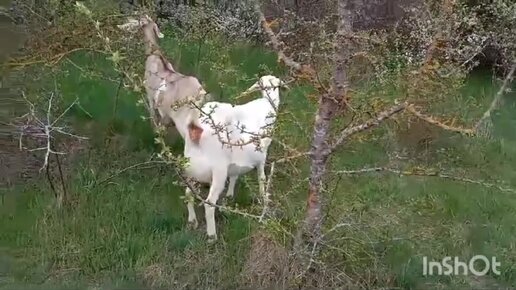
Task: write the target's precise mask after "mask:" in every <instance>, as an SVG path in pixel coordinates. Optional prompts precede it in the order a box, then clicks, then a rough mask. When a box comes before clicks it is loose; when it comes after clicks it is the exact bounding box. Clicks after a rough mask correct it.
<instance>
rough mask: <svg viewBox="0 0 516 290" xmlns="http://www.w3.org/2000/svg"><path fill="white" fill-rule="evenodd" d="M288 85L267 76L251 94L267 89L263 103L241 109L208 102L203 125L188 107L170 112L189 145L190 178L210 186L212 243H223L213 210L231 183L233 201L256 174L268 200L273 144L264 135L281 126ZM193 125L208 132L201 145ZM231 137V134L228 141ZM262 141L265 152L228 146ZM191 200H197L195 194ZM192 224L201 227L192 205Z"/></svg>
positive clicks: (208, 207) (186, 152) (208, 218)
mask: <svg viewBox="0 0 516 290" xmlns="http://www.w3.org/2000/svg"><path fill="white" fill-rule="evenodd" d="M282 84H283V82H282V81H281V80H280V79H278V78H277V77H274V76H270V75H268V76H263V77H261V78H260V80H259V81H258V82H257V83H255V84H254V85H253V86H252V87H250V88H249V89H248V91H254V90H257V89H259V88H262V97H261V98H259V99H255V100H253V101H251V102H248V103H247V104H244V105H237V106H233V105H231V104H228V103H221V102H208V103H206V104H204V105H203V106H202V108H201V111H202V112H203V116H202V117H201V118H198V119H197V120H196V119H195V118H196V117H195V114H193V113H191V112H190V113H188V111H191V110H198V109H190V108H185V107H182V108H180V109H179V110H178V111H175V110H170V111H169V117H170V118H171V119H172V120H174V123H175V124H176V128H177V129H178V131H179V133H180V134H181V135H182V136H183V138H184V140H185V148H184V156H185V157H187V158H188V159H189V163H188V164H187V166H186V168H185V172H186V174H187V176H188V177H190V178H193V179H195V180H197V181H198V182H201V183H208V184H210V190H209V194H208V197H207V198H206V202H207V203H205V204H204V207H205V213H206V214H205V216H206V227H207V229H206V231H207V234H208V237H210V238H211V239H216V238H217V233H216V229H215V207H214V206H212V204H216V203H217V200H218V198H219V196H220V194H221V192H222V191H223V190H224V187H225V182H226V179H228V177H229V186H228V191H227V193H226V195H227V196H232V195H233V193H234V188H235V183H236V181H237V179H238V176H240V175H242V174H245V173H247V172H249V171H251V170H252V169H253V168H256V169H257V171H258V180H259V191H260V194H261V195H262V196H264V195H265V170H264V169H265V161H266V159H267V150H268V148H269V145H270V144H271V141H272V140H271V138H269V137H266V136H264V134H265V133H266V131H270V130H271V129H272V126H273V124H274V123H275V121H276V110H277V108H278V106H279V103H280V98H279V86H280V85H282ZM192 122H194V123H196V124H197V126H198V127H200V128H202V130H203V131H202V135H201V137H200V139H199V141H198V143H196V142H194V141H192V140H191V139H190V137H189V131H188V126H189V124H191V123H192ZM214 124H216V125H223V126H224V125H226V126H225V128H226V129H224V132H220V131H219V133H217V130H216V129H215V128H214ZM241 128H243V130H242V129H241ZM242 131H244V132H242ZM226 132H229V133H228V134H227V135H226ZM256 136H263V137H260V138H259V144H260V149H261V150H257V148H256V145H255V144H253V143H250V144H246V145H243V146H231V145H228V142H229V143H230V144H236V143H237V142H238V141H239V140H240V141H241V142H244V143H247V142H248V141H249V140H251V139H252V138H253V137H256ZM228 138H229V140H228ZM221 140H223V142H221ZM224 142H226V144H224ZM186 194H187V195H191V191H190V189H189V188H187V190H186ZM188 221H189V222H190V223H193V224H194V225H197V218H196V215H195V211H194V210H193V205H192V204H190V205H189V206H188Z"/></svg>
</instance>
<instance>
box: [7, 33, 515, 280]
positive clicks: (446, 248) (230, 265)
mask: <svg viewBox="0 0 516 290" xmlns="http://www.w3.org/2000/svg"><path fill="white" fill-rule="evenodd" d="M163 46H164V47H165V50H166V51H167V54H168V55H170V56H171V58H172V59H174V65H175V66H176V67H178V69H179V70H180V71H182V72H184V73H186V74H194V75H196V76H198V77H199V78H200V79H201V81H202V82H203V83H204V85H205V86H206V88H207V90H208V91H209V92H211V93H212V94H213V95H214V96H215V98H216V99H222V100H232V97H233V96H235V95H237V94H238V93H239V92H241V91H243V90H244V89H246V88H247V87H248V86H249V85H251V83H252V82H253V79H255V77H256V75H258V74H262V73H264V72H271V73H274V74H277V75H280V76H282V75H283V74H284V73H285V71H284V70H283V69H281V68H279V67H278V66H277V64H276V56H275V55H274V54H272V53H270V52H268V51H266V50H264V49H263V48H260V47H253V46H250V45H247V44H242V43H232V44H231V45H227V44H226V43H224V42H223V41H222V40H220V39H208V40H206V42H205V43H203V46H202V47H201V50H200V53H199V50H198V43H189V42H187V41H184V40H182V39H180V38H172V37H169V38H166V39H165V40H164V45H163ZM199 56H200V57H199ZM71 60H72V61H73V62H74V63H75V64H77V65H79V66H82V67H90V68H95V70H96V71H106V72H108V74H110V76H111V77H113V78H116V74H114V73H113V72H111V71H110V63H109V62H108V61H106V60H104V59H103V58H102V57H100V56H98V55H94V54H87V53H78V54H74V55H73V56H72V58H71ZM56 79H57V83H58V86H59V91H60V92H61V96H60V97H61V98H62V99H61V100H62V102H63V106H65V105H66V104H69V103H70V102H72V101H73V100H75V98H77V97H78V98H79V99H80V102H81V105H82V106H83V107H84V109H85V110H86V111H88V112H89V113H90V114H91V116H92V118H90V117H88V116H86V115H85V114H84V113H83V112H82V111H80V110H76V109H74V110H72V111H71V114H70V116H68V117H69V120H70V121H71V122H72V123H73V124H74V127H75V128H76V130H77V131H79V132H80V133H81V134H83V135H86V136H88V137H90V138H91V148H90V149H89V150H88V152H83V154H81V156H80V158H79V161H78V163H77V164H75V166H74V167H73V169H72V174H71V176H72V177H71V180H70V184H71V186H70V188H69V190H70V192H71V194H72V196H73V206H72V207H71V208H70V209H67V210H62V211H58V210H56V209H55V208H54V207H53V206H52V205H53V196H52V193H51V191H50V190H49V189H48V186H47V185H46V183H45V180H43V179H42V180H40V181H38V182H37V183H36V184H27V185H25V186H20V187H17V188H14V189H13V190H12V191H10V192H7V193H5V194H3V195H2V200H1V201H2V202H1V204H0V289H17V288H20V289H21V288H25V289H26V288H27V287H32V288H34V289H46V288H49V289H58V287H57V286H59V287H63V288H66V289H70V288H80V289H83V288H85V287H102V289H128V288H132V289H137V288H141V287H173V288H189V289H190V288H201V289H202V288H220V289H231V288H237V287H241V286H242V283H243V282H241V281H242V280H241V279H240V278H239V277H241V276H240V275H243V274H245V273H243V272H242V271H243V268H244V265H245V263H246V258H247V255H248V253H249V250H250V244H251V241H250V236H251V234H252V233H253V232H254V231H256V230H257V228H258V227H257V225H255V224H253V223H252V222H250V221H249V220H248V219H246V218H244V217H240V216H237V215H234V214H226V213H218V214H217V223H218V225H217V226H218V232H219V236H220V239H219V242H218V243H216V244H214V245H209V244H207V243H206V241H205V228H204V224H203V223H201V225H200V228H199V230H196V231H192V230H188V229H186V228H185V226H186V208H185V206H184V204H183V201H182V200H181V199H180V198H179V196H180V195H182V194H183V189H182V188H181V187H180V186H178V185H176V184H175V181H176V180H177V178H176V177H175V176H174V174H173V173H172V172H173V170H170V169H167V168H151V169H141V170H129V171H126V172H124V173H123V174H120V175H117V176H115V177H114V178H112V179H110V180H109V182H105V183H102V184H98V181H100V180H103V179H105V178H107V177H109V176H111V175H113V174H115V173H116V172H118V170H120V169H122V168H126V167H127V166H130V165H132V164H135V163H138V162H142V161H145V160H146V159H147V158H148V157H149V154H151V152H153V150H154V149H155V146H154V144H153V135H152V134H151V133H150V132H151V130H150V127H149V125H148V124H147V123H146V122H144V121H142V120H141V119H140V115H141V114H142V113H143V110H142V109H141V108H139V107H137V106H135V102H136V100H137V99H138V96H137V95H136V94H134V93H130V92H128V91H127V90H125V89H122V90H121V91H120V93H119V96H118V101H117V102H116V110H115V95H116V93H117V87H118V84H117V83H115V82H111V81H106V80H101V79H99V78H97V77H94V76H88V75H85V74H83V73H81V72H80V71H79V70H77V68H75V67H74V66H73V65H72V64H70V63H67V62H64V63H63V65H62V67H61V70H60V71H59V73H58V74H57V76H56ZM310 91H311V89H310V88H309V87H304V86H294V87H293V88H292V90H291V91H289V92H285V93H284V94H283V95H282V102H283V105H282V110H283V112H284V113H282V117H283V118H282V119H281V121H280V124H279V132H278V136H280V137H281V139H282V140H284V141H285V142H286V143H288V144H291V145H293V146H294V147H296V148H301V149H303V150H307V149H308V148H309V143H308V142H309V141H310V130H311V126H312V123H311V122H312V114H313V112H314V110H315V108H314V102H313V101H311V100H309V99H308V98H306V96H305V94H306V93H307V92H310ZM494 91H496V89H495V88H493V85H492V84H491V82H490V79H488V78H486V77H485V76H482V75H480V76H478V77H474V78H471V79H470V82H469V83H467V84H465V86H464V91H463V92H462V95H461V97H460V98H458V99H454V100H450V101H449V105H450V106H451V105H455V104H458V103H460V102H462V103H464V102H466V103H468V104H471V108H472V109H470V110H468V109H467V108H466V106H464V105H463V107H460V111H458V113H459V114H460V115H461V116H462V117H465V118H466V119H468V118H470V119H471V120H473V119H475V118H476V117H478V115H479V113H480V112H481V111H482V108H485V107H486V106H487V105H488V104H489V102H490V101H491V98H492V95H493V92H494ZM468 100H469V101H468ZM514 104H515V103H514V101H511V99H510V98H507V102H506V104H505V106H504V109H502V110H500V111H499V112H498V113H497V114H496V115H495V118H494V120H495V125H496V126H495V132H496V135H495V139H494V140H493V141H482V140H478V139H473V138H467V137H461V136H457V135H452V134H447V133H444V132H439V134H438V137H437V138H436V139H435V140H434V142H432V143H431V144H430V145H428V147H426V148H425V149H424V150H422V151H420V152H419V153H417V154H414V155H413V158H411V160H409V161H408V162H405V163H403V164H406V163H408V164H419V165H424V166H427V167H433V168H444V169H447V170H449V171H452V172H455V173H456V174H457V175H461V174H462V173H465V175H466V176H468V177H471V178H473V179H482V180H486V181H488V182H497V181H504V182H505V183H506V186H511V187H513V188H516V170H515V169H516V162H515V161H516V160H515V159H516V139H515V138H516V134H515V133H514V125H515V122H516V117H514V116H515V114H514V113H515V109H514ZM394 128H395V127H394V126H393V124H392V123H389V122H388V123H386V124H385V125H384V126H382V128H379V129H377V130H375V131H374V133H373V134H371V135H370V137H368V140H367V141H365V142H361V141H359V140H356V141H353V142H350V143H349V144H346V146H344V147H343V149H342V150H341V151H339V152H338V153H337V154H336V156H335V157H334V159H333V161H332V168H334V169H352V168H361V167H367V166H375V165H384V164H386V163H387V162H388V156H387V154H386V153H388V152H391V151H392V150H393V148H402V147H403V146H405V145H403V144H398V141H397V139H396V136H397V135H396V130H395V129H394ZM113 136H115V137H116V140H118V141H117V142H115V141H111V143H106V142H105V140H106V139H107V138H108V137H109V138H111V140H114V139H115V138H114V137H113ZM181 146H182V141H181V140H176V141H175V143H174V144H173V148H174V150H175V152H178V153H179V152H181ZM406 149H408V150H409V151H410V150H413V149H414V148H410V147H409V148H406ZM277 153H281V150H280V147H279V146H278V145H277V144H275V145H274V146H273V148H272V152H271V158H273V157H274V156H276V155H277ZM308 170H309V166H308V163H307V162H306V160H299V161H297V162H296V163H295V164H293V165H288V166H287V165H285V166H282V167H280V168H279V169H278V173H277V175H276V177H275V180H274V194H273V199H274V201H275V203H276V205H277V206H278V207H279V208H280V209H281V213H280V216H281V220H280V221H279V223H280V224H281V225H282V227H283V228H285V229H295V222H296V221H297V220H298V219H299V217H300V216H302V214H303V208H304V199H305V193H306V190H307V182H306V180H304V178H305V177H306V176H307V174H308ZM303 180H304V181H303ZM327 186H328V188H330V189H332V190H333V191H332V192H333V193H332V194H329V195H328V196H327V198H328V199H329V200H331V204H329V205H328V211H329V216H328V219H327V223H326V224H327V227H328V228H331V227H332V226H333V225H334V224H336V223H340V222H347V223H349V224H350V225H349V226H345V227H342V228H340V229H339V230H336V231H334V232H332V234H331V235H330V236H329V237H328V238H329V239H330V240H331V243H332V244H331V245H332V246H333V248H323V251H322V256H323V257H327V258H326V260H325V261H326V262H327V265H328V267H329V268H331V269H334V270H339V271H344V272H345V273H346V274H347V275H348V276H349V277H351V278H352V280H353V283H354V285H356V286H362V287H364V288H368V289H371V288H374V287H382V286H391V287H401V288H403V289H416V288H417V289H421V288H429V287H434V288H438V287H439V285H441V287H445V288H449V287H452V288H458V287H465V288H468V287H470V286H467V285H469V284H468V283H470V282H471V281H470V280H468V279H466V278H464V277H423V276H422V257H423V256H428V257H430V259H440V258H441V257H444V256H459V257H461V258H462V259H463V260H466V259H469V257H471V256H473V255H475V254H485V255H488V256H491V255H495V256H496V257H497V258H498V260H499V261H501V263H502V267H501V268H502V269H501V271H502V275H501V276H500V277H495V276H492V277H490V278H492V280H487V281H488V282H487V283H491V284H488V285H494V284H492V283H495V282H496V283H500V284H502V285H507V286H511V285H514V284H515V283H516V267H515V266H514V265H515V263H514V262H515V258H514V257H516V250H515V249H516V246H515V242H514V241H515V239H514V237H515V236H516V211H514V208H515V207H516V197H515V196H514V194H511V193H504V192H501V191H499V190H497V189H494V188H485V187H482V186H478V185H473V184H463V183H460V182H456V181H450V180H443V179H439V178H437V177H397V176H394V175H390V174H383V173H382V174H376V173H375V174H370V175H367V176H356V177H346V176H344V177H341V178H337V177H335V178H331V180H330V181H329V182H328V184H327ZM256 191H257V185H256V181H255V176H254V174H249V176H247V177H246V178H242V179H241V180H240V181H239V183H238V185H237V192H236V195H237V197H236V201H235V202H236V203H237V204H238V205H239V207H241V208H244V209H247V210H250V211H257V210H259V209H257V208H256V206H254V205H253V203H252V199H251V197H252V195H253V194H254V192H256ZM198 218H199V220H200V221H202V220H203V218H204V214H203V212H202V210H199V211H198ZM267 229H269V230H270V231H271V232H274V233H275V235H274V236H275V237H276V238H278V240H280V241H283V242H285V246H288V242H286V241H287V238H285V235H284V233H282V232H281V231H279V230H277V229H276V230H275V229H274V228H273V227H272V226H270V227H267ZM282 238H283V239H282ZM493 281H495V282H493ZM426 283H430V285H428V284H426ZM425 284H426V285H425ZM443 285H444V286H443ZM471 287H472V286H471Z"/></svg>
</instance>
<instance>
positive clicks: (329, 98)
mask: <svg viewBox="0 0 516 290" xmlns="http://www.w3.org/2000/svg"><path fill="white" fill-rule="evenodd" d="M349 2H352V0H339V1H338V4H337V5H338V7H337V11H338V14H339V23H338V26H337V38H336V42H335V71H334V78H333V87H332V92H331V93H328V94H323V95H322V96H321V100H320V102H319V108H318V109H317V113H316V117H315V124H314V133H313V138H312V146H311V154H310V159H311V167H310V181H309V191H308V201H307V213H306V218H305V233H306V234H308V235H309V237H310V239H311V240H312V241H316V240H317V239H318V238H319V237H320V232H321V224H322V216H323V214H322V213H323V210H322V198H323V197H322V196H321V189H322V187H323V181H324V176H325V174H326V169H327V164H328V159H329V158H330V144H328V141H329V133H330V127H331V122H332V119H333V118H334V117H335V115H336V113H337V112H338V111H339V110H345V109H346V105H345V102H344V98H345V96H346V93H347V91H348V81H347V75H346V62H347V59H348V55H349V51H350V44H349V41H351V38H350V37H349V35H351V33H352V31H351V27H352V26H351V25H352V14H351V10H350V9H349ZM342 104H344V107H342Z"/></svg>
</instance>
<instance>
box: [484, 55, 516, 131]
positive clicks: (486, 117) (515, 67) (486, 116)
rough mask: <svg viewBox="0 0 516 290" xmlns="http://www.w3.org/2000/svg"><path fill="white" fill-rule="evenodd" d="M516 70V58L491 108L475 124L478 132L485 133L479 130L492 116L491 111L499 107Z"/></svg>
mask: <svg viewBox="0 0 516 290" xmlns="http://www.w3.org/2000/svg"><path fill="white" fill-rule="evenodd" d="M515 70H516V59H515V60H514V61H513V65H512V67H511V69H510V70H509V73H508V74H507V75H506V76H505V79H504V81H503V84H502V86H501V87H500V89H499V90H498V92H497V93H496V95H495V97H494V99H493V101H492V102H491V105H490V106H489V109H487V111H486V112H485V113H484V115H482V118H480V120H478V122H477V124H476V125H475V130H476V131H477V133H484V132H479V131H481V130H482V129H483V127H485V124H486V123H487V122H488V120H489V118H491V113H492V112H493V111H494V110H496V108H498V106H499V105H500V103H501V101H502V96H503V95H504V93H505V91H506V90H507V86H508V85H509V84H510V83H511V81H512V78H513V76H514V71H515Z"/></svg>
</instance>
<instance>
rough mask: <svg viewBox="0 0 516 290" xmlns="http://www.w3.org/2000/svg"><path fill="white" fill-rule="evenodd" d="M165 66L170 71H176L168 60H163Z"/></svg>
mask: <svg viewBox="0 0 516 290" xmlns="http://www.w3.org/2000/svg"><path fill="white" fill-rule="evenodd" d="M165 68H166V69H168V70H169V71H171V72H176V71H175V70H174V67H173V66H172V64H171V63H170V62H168V61H166V62H165Z"/></svg>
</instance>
